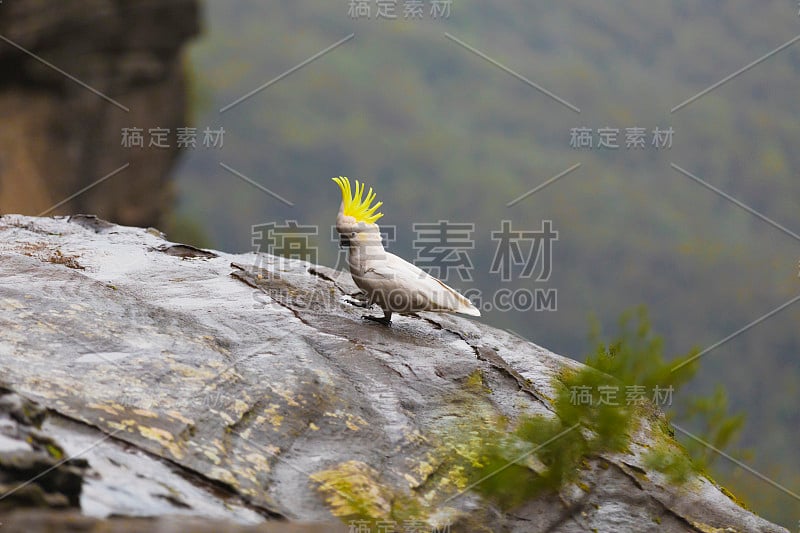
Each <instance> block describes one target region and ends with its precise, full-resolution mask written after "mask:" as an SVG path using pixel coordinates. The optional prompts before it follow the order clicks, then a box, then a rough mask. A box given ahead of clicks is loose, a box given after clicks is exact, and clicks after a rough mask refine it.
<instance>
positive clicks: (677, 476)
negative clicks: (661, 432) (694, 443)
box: [644, 446, 695, 484]
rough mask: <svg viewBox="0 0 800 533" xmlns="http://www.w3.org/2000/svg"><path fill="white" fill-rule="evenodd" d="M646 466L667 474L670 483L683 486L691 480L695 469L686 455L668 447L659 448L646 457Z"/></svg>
mask: <svg viewBox="0 0 800 533" xmlns="http://www.w3.org/2000/svg"><path fill="white" fill-rule="evenodd" d="M644 464H645V466H647V467H648V468H652V469H655V470H658V471H659V472H663V473H664V474H666V476H667V479H668V480H669V481H670V483H675V484H681V483H684V482H686V481H687V480H688V479H689V475H690V474H691V473H692V472H693V471H694V469H695V467H694V464H693V463H692V460H691V459H690V458H689V457H688V456H687V455H686V454H684V453H680V452H677V453H676V452H675V450H674V449H671V448H668V447H666V446H657V447H655V448H653V449H652V450H650V452H649V453H648V454H647V455H646V456H645V460H644Z"/></svg>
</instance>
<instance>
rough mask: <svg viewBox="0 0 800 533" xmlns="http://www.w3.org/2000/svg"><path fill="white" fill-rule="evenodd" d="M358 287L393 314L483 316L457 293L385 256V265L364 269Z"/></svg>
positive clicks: (422, 273)
mask: <svg viewBox="0 0 800 533" xmlns="http://www.w3.org/2000/svg"><path fill="white" fill-rule="evenodd" d="M365 267H366V268H365V269H364V272H363V274H362V275H361V277H362V279H361V280H360V281H361V282H362V283H363V286H362V284H361V283H359V286H362V288H364V289H366V290H367V292H371V293H372V294H373V296H374V297H375V300H376V301H377V302H378V303H379V304H381V305H382V306H384V307H385V308H388V309H390V310H393V311H397V312H415V311H452V312H456V313H463V314H466V315H472V316H480V311H478V309H476V308H475V307H474V306H473V305H472V303H470V301H469V300H467V299H466V298H464V297H463V296H462V295H461V294H459V293H458V292H457V291H456V290H455V289H452V288H451V287H448V286H447V285H445V284H444V283H443V282H442V281H441V280H439V279H437V278H435V277H433V276H431V275H430V274H428V273H427V272H425V271H424V270H422V269H420V268H418V267H416V266H415V265H412V264H411V263H409V262H408V261H405V260H404V259H401V258H400V257H398V256H396V255H394V254H391V253H388V252H387V253H386V256H385V259H384V260H382V261H375V262H370V263H368V264H366V265H365Z"/></svg>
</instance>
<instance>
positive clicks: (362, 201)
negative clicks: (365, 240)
mask: <svg viewBox="0 0 800 533" xmlns="http://www.w3.org/2000/svg"><path fill="white" fill-rule="evenodd" d="M333 181H335V182H336V184H337V185H338V186H339V188H340V189H341V190H342V202H344V214H345V215H346V216H350V217H353V218H355V219H356V221H357V222H364V223H366V224H374V223H375V221H376V220H378V219H379V218H381V217H382V216H383V213H375V211H377V210H378V208H379V207H380V206H382V205H383V202H378V203H376V204H375V205H373V206H370V204H371V203H372V202H373V200H375V197H376V196H377V194H375V193H374V192H372V187H370V188H369V191H368V192H367V195H366V197H365V196H364V187H365V184H363V183H359V182H358V180H356V190H355V193H354V192H353V190H352V189H351V188H350V180H349V179H347V178H346V177H344V176H339V177H338V178H333Z"/></svg>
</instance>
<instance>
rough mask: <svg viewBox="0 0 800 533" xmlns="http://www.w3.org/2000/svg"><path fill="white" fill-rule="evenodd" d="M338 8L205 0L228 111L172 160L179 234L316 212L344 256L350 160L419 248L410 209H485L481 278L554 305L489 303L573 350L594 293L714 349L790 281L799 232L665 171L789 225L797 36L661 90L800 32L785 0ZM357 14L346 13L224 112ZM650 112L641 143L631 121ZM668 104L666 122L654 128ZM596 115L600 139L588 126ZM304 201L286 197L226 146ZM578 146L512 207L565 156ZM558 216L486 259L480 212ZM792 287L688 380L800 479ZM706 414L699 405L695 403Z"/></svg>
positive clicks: (604, 316) (798, 361)
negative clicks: (494, 270) (580, 138)
mask: <svg viewBox="0 0 800 533" xmlns="http://www.w3.org/2000/svg"><path fill="white" fill-rule="evenodd" d="M369 4H371V15H372V16H371V18H369V19H367V18H365V17H361V18H355V19H354V18H352V17H350V16H348V10H349V3H348V1H347V0H341V1H337V2H315V1H310V0H291V1H290V0H286V1H271V2H257V1H237V2H221V1H211V2H207V3H206V4H205V9H206V13H205V28H204V32H205V33H204V35H203V36H202V37H201V38H200V39H199V40H198V41H197V42H196V44H195V46H194V47H193V48H192V49H191V52H190V56H191V69H192V73H193V80H192V81H193V83H192V88H193V91H194V95H193V98H194V102H195V106H194V122H195V125H196V126H197V127H198V128H205V127H211V128H217V127H220V126H221V127H224V128H225V130H226V134H225V145H224V147H223V148H222V149H221V150H203V149H201V148H197V149H194V150H189V151H187V153H185V154H184V158H183V160H182V162H181V163H180V165H179V167H178V169H177V171H176V172H175V179H176V180H177V190H178V198H179V203H178V206H177V212H176V216H175V219H174V220H175V225H174V227H173V229H174V232H173V234H172V235H170V236H171V237H173V238H178V237H179V236H180V237H183V236H186V237H189V238H191V239H194V240H195V241H196V242H197V243H198V244H205V245H210V246H214V247H219V248H222V249H225V250H230V251H243V250H247V249H250V248H251V245H252V243H251V226H253V225H256V224H261V223H268V222H276V223H279V224H282V223H284V222H285V221H286V220H297V221H298V222H299V223H300V224H309V225H318V226H319V227H320V236H319V239H318V240H317V245H318V246H319V248H320V252H319V254H320V256H319V260H320V261H321V262H322V263H326V264H330V265H333V264H335V263H336V253H337V248H336V246H335V243H333V242H331V241H330V239H329V230H328V228H329V227H330V225H331V224H332V222H333V217H334V216H335V212H336V209H337V208H338V203H339V198H338V194H339V192H338V190H337V189H336V187H335V186H334V184H332V183H331V182H330V178H331V177H333V176H337V175H346V176H349V177H350V178H351V179H353V178H361V179H364V180H366V181H367V183H368V184H369V185H372V186H374V187H375V189H376V191H377V192H378V198H379V199H381V200H383V201H384V202H385V204H384V207H383V208H382V211H383V212H384V213H386V215H385V217H384V218H383V219H382V221H381V223H382V224H391V225H396V226H397V233H398V235H397V242H395V243H393V244H392V246H391V249H392V250H393V251H395V252H396V253H398V254H400V255H401V256H404V257H406V258H413V257H415V255H416V250H415V249H414V248H413V247H412V240H413V237H414V233H413V231H412V224H413V223H415V222H436V221H437V220H440V219H445V220H450V221H453V222H472V223H474V224H475V234H474V238H475V240H476V243H475V249H474V250H469V251H468V253H469V256H470V258H471V259H472V261H473V263H474V267H475V268H474V271H473V275H474V280H473V281H472V282H461V281H460V280H459V279H458V276H451V277H450V279H449V281H450V282H451V283H453V284H454V285H456V286H458V287H459V288H461V289H462V290H463V289H467V288H470V287H476V288H479V289H480V290H481V291H482V293H483V294H484V296H485V295H487V294H490V293H492V292H493V291H495V290H496V289H498V288H501V287H506V286H507V287H511V288H524V287H527V288H531V289H532V288H534V287H538V286H540V285H541V286H544V287H550V288H556V289H557V291H558V296H557V304H558V310H557V311H556V312H549V311H539V312H536V311H533V310H531V311H528V312H515V311H511V312H499V311H495V312H489V313H484V318H483V320H485V321H486V322H488V323H491V324H494V325H496V326H499V327H502V328H509V329H511V330H513V331H515V332H518V333H520V334H522V335H524V336H526V337H528V338H529V339H531V340H533V341H534V342H536V343H538V344H540V345H543V346H546V347H548V348H550V349H552V350H554V351H556V352H559V353H563V354H567V355H570V356H572V357H574V358H576V359H580V360H583V357H584V355H585V354H587V353H589V352H591V351H592V346H590V344H589V340H588V336H587V331H588V329H589V327H588V325H589V319H590V317H591V316H593V315H594V316H596V317H597V318H598V320H599V321H600V323H601V325H602V327H603V328H604V329H605V330H606V331H608V332H609V333H610V332H612V331H614V327H615V324H616V319H617V317H618V316H619V315H620V313H621V312H622V311H624V310H625V309H628V308H631V307H632V306H636V305H639V304H644V305H646V306H647V307H648V309H649V310H650V315H651V317H652V321H653V327H654V329H655V330H657V331H658V332H660V333H662V334H663V335H664V336H665V339H666V346H665V352H666V353H667V354H669V353H673V354H675V355H677V354H682V353H685V352H687V351H688V350H690V349H691V348H692V347H697V348H699V349H701V350H702V349H705V348H707V347H708V346H711V345H712V344H714V343H716V342H717V341H719V340H721V339H723V338H725V337H726V336H728V335H729V334H731V333H733V332H735V331H737V330H738V329H740V328H742V327H743V326H745V325H747V324H749V323H750V322H752V321H753V320H755V319H757V318H759V317H761V316H762V315H764V314H765V313H768V312H769V311H771V310H773V309H775V308H777V307H778V306H780V305H781V304H783V303H785V302H787V301H789V300H790V299H791V298H793V297H794V296H795V295H797V294H798V293H800V278H798V268H800V265H798V260H800V242H799V241H798V240H797V239H794V238H793V237H792V236H790V235H787V234H785V233H783V232H781V231H780V230H779V229H776V228H775V227H772V226H770V225H769V224H767V223H765V222H764V221H763V220H760V219H758V218H757V217H755V216H753V215H752V214H750V213H748V212H746V211H745V210H743V209H741V208H739V207H737V206H736V205H734V204H732V203H731V202H729V201H727V200H726V199H724V198H721V197H720V196H718V195H717V194H715V193H714V192H712V191H710V190H708V189H706V188H703V187H702V186H700V185H699V184H698V183H695V182H694V181H692V180H691V179H689V178H687V177H686V176H684V175H681V174H680V173H678V172H676V171H675V170H673V169H672V168H671V167H670V163H673V162H674V163H675V164H677V165H679V166H680V167H682V168H684V169H686V170H688V171H689V172H692V173H693V174H695V175H696V176H698V177H700V178H702V179H704V180H706V181H707V182H708V183H710V184H712V185H714V186H716V187H718V188H719V189H721V190H723V191H725V192H726V193H728V194H730V195H731V196H733V197H735V198H737V199H739V200H740V201H742V202H744V203H745V204H747V205H749V206H751V207H752V208H753V209H756V210H758V211H759V212H761V213H763V214H764V215H765V216H768V217H770V218H771V219H773V220H775V221H777V222H779V223H781V224H782V225H784V226H786V227H787V228H789V229H791V230H793V231H794V232H800V219H799V218H798V200H800V180H798V169H800V150H798V149H797V142H798V141H797V140H798V139H800V101H799V100H798V98H797V94H798V91H797V89H798V86H799V85H800V44H798V45H795V46H790V47H788V48H787V49H785V50H783V51H781V52H779V53H777V54H775V56H774V57H771V58H769V59H767V60H766V61H764V62H763V63H761V64H759V65H757V66H755V67H754V68H753V69H752V70H750V71H747V72H745V73H743V74H741V75H740V76H738V77H736V78H735V79H733V80H731V81H730V82H729V83H727V84H725V85H723V86H721V87H719V88H718V89H716V90H714V91H711V92H710V93H708V94H706V95H705V96H703V97H702V98H699V99H698V100H696V101H694V102H693V103H691V104H689V105H687V106H686V107H684V108H683V109H680V110H678V111H676V112H675V113H670V109H672V108H673V107H675V106H676V105H678V104H680V103H681V102H683V101H685V100H686V99H688V98H690V97H692V96H693V95H695V94H697V93H698V92H700V91H701V90H703V89H705V88H706V87H708V86H710V85H712V84H714V83H716V82H717V81H719V80H721V79H723V78H724V77H726V76H728V75H729V74H731V73H733V72H735V71H737V70H738V69H740V68H742V67H744V66H745V65H747V64H748V63H750V62H751V61H753V60H755V59H757V58H759V57H761V56H763V55H764V54H766V53H768V52H770V51H771V50H774V49H775V48H777V47H778V46H780V45H781V44H783V43H784V42H786V41H788V40H789V39H792V38H793V37H794V36H795V35H797V34H798V33H800V18H798V13H797V11H798V7H797V5H796V3H795V2H789V1H779V0H770V1H767V0H749V1H742V0H725V1H721V0H719V1H708V2H690V1H688V0H686V1H681V0H669V1H658V2H634V1H609V2H590V1H588V0H585V1H578V0H564V1H561V2H542V1H535V2H531V1H522V0H519V1H504V2H484V1H477V0H475V1H456V2H454V4H453V5H452V6H451V12H450V15H449V17H443V18H438V19H434V18H432V17H431V16H430V2H425V14H424V17H423V18H422V19H421V20H404V19H403V16H402V15H403V13H402V11H403V2H402V1H399V2H397V14H398V18H397V19H396V20H394V21H392V20H383V19H379V20H376V19H375V14H376V6H375V4H374V2H369ZM445 32H449V33H450V34H451V35H452V36H454V37H456V38H458V39H460V40H462V41H463V42H465V43H467V44H469V45H470V46H473V47H475V48H476V49H478V50H480V51H481V52H483V53H485V54H486V55H488V56H489V57H491V58H492V59H494V60H496V61H498V62H500V63H502V64H503V65H505V66H507V67H508V68H510V69H513V70H514V71H516V72H518V73H519V74H521V75H522V76H525V77H527V78H528V79H530V80H532V81H533V82H535V83H538V84H539V85H541V86H542V87H544V88H546V89H548V90H549V91H552V92H554V93H555V94H557V95H558V96H559V97H560V98H562V99H564V100H566V101H568V102H569V103H571V104H573V105H575V106H577V107H579V108H580V111H581V112H580V114H578V113H575V112H574V111H572V110H570V109H569V108H567V107H565V106H564V105H561V104H560V103H558V102H557V101H555V100H553V99H551V98H549V97H548V96H546V95H544V94H542V93H540V92H538V91H537V90H535V89H533V88H531V87H530V86H528V85H526V84H525V83H523V82H521V81H520V80H518V79H516V78H514V77H513V76H512V75H509V74H508V73H506V72H504V71H502V70H501V69H500V68H498V67H496V66H494V65H492V64H491V63H489V62H488V61H486V60H484V59H482V58H480V57H478V56H476V55H475V54H473V53H471V52H470V51H468V50H466V49H464V48H463V47H461V46H460V45H458V44H457V43H456V42H454V41H453V40H450V39H448V38H446V37H445ZM350 33H355V37H354V38H353V39H352V40H350V41H348V42H346V43H345V44H343V45H341V46H340V47H339V48H337V49H335V50H333V51H331V52H329V53H328V54H326V55H324V56H323V57H321V58H319V59H317V60H315V61H314V62H312V63H310V64H308V65H307V66H305V67H303V68H301V69H300V70H298V71H296V72H294V73H292V74H291V75H289V76H287V77H286V78H285V79H282V80H280V81H278V82H276V83H274V84H272V85H271V86H269V87H267V88H266V89H265V90H263V91H262V92H259V93H257V94H255V95H254V96H252V97H251V98H249V99H247V100H245V101H243V102H242V103H240V104H238V105H236V106H234V107H232V108H230V109H228V110H226V111H225V112H222V113H221V112H220V109H221V108H223V107H224V106H227V105H229V104H230V103H232V102H233V101H235V100H236V99H237V98H239V97H240V96H242V95H244V94H247V93H248V92H250V91H252V90H253V89H256V88H258V87H259V86H261V85H263V84H264V83H266V82H268V81H270V80H272V79H274V78H275V77H277V76H279V75H280V74H281V73H283V72H285V71H287V70H289V69H290V68H292V67H294V66H295V65H297V64H298V63H300V62H301V61H303V60H305V59H307V58H308V57H311V56H312V55H314V54H315V53H317V52H319V51H320V50H323V49H324V48H326V47H328V46H329V45H331V44H332V43H335V42H337V41H339V40H340V39H342V38H344V37H346V36H347V35H349V34H350ZM577 127H589V128H592V129H594V130H597V129H598V128H602V127H612V128H619V129H620V130H621V132H620V138H619V143H620V144H621V145H622V147H621V148H619V149H617V150H609V149H605V150H598V149H597V148H594V149H592V150H588V149H581V150H576V149H574V148H571V147H570V131H571V129H572V128H577ZM628 127H643V128H646V129H647V131H648V147H647V149H644V150H627V149H625V148H624V129H625V128H628ZM656 127H659V128H661V129H666V128H669V127H672V128H673V130H674V132H675V133H674V138H673V146H672V148H671V149H669V150H665V149H661V150H657V149H655V148H653V147H652V146H650V145H649V141H650V139H649V137H650V131H651V130H652V129H654V128H656ZM596 142H597V139H595V143H596ZM220 162H222V163H224V164H226V165H228V166H230V167H231V168H233V169H235V170H236V171H238V172H241V173H242V174H244V175H246V176H247V177H248V178H250V179H252V180H254V181H256V182H258V183H259V184H261V185H263V186H264V187H267V188H269V189H270V190H271V191H273V192H274V193H276V194H278V195H280V196H282V197H284V198H286V199H288V200H290V201H292V202H293V203H294V204H295V205H294V207H289V206H287V205H285V204H283V203H281V202H280V201H278V200H276V199H275V198H273V197H271V196H269V195H267V194H262V193H261V192H260V191H258V190H257V189H255V188H253V187H252V186H251V185H249V184H247V183H245V182H244V181H243V180H241V179H240V178H238V177H236V176H234V175H232V174H231V173H229V172H227V171H226V170H224V169H223V168H221V167H220V166H219V163H220ZM576 163H581V167H580V168H578V169H577V170H575V171H574V172H572V173H571V174H569V175H567V176H564V177H563V178H561V179H559V180H558V181H556V182H554V183H552V184H551V185H549V186H548V187H546V188H544V189H542V190H540V191H538V192H537V193H535V194H533V195H531V196H530V197H528V198H526V199H524V200H523V201H521V202H519V203H518V204H516V205H514V206H513V207H510V208H509V207H506V205H507V204H508V203H509V202H510V201H512V200H513V199H515V198H518V197H519V196H520V195H522V194H524V193H525V192H527V191H529V190H530V189H532V188H534V187H536V186H538V185H540V184H541V183H543V182H545V181H546V180H548V179H549V178H551V177H553V176H555V175H557V174H558V173H560V172H562V171H563V170H565V169H567V168H569V167H571V166H573V165H574V164H576ZM504 219H508V220H511V221H512V223H513V227H514V229H523V230H535V229H539V228H540V225H541V221H542V220H545V219H549V220H552V221H553V226H554V229H556V230H557V231H558V232H559V240H558V241H557V242H555V243H554V246H553V252H554V259H553V273H552V276H551V278H550V280H549V281H548V282H547V283H545V284H542V283H541V282H535V280H532V279H516V278H518V276H515V281H512V282H509V283H504V282H502V281H501V280H500V278H499V276H498V275H496V274H491V273H490V272H489V270H490V266H491V262H492V257H493V254H494V252H495V249H496V247H497V242H495V241H492V240H491V237H490V232H491V231H495V230H499V229H500V221H501V220H504ZM799 324H800V304H798V305H793V306H790V307H788V308H786V309H785V310H783V311H782V312H780V313H777V314H776V315H774V316H772V317H770V318H769V319H768V320H765V321H764V322H763V323H760V324H758V325H756V326H754V327H753V328H752V329H750V330H748V331H746V332H744V333H742V334H740V335H738V336H736V337H735V338H733V339H731V340H730V341H728V342H726V343H725V344H723V345H721V346H719V347H718V348H716V349H714V350H712V351H710V352H709V353H707V354H706V355H704V356H703V358H702V364H701V369H700V371H699V373H698V375H697V377H696V378H695V380H694V381H693V383H692V385H691V386H690V387H689V388H690V389H692V390H693V392H694V393H697V394H705V395H710V394H711V393H712V391H713V390H714V389H715V387H716V386H717V385H718V384H722V385H724V386H725V387H726V389H727V391H728V395H729V403H730V406H731V409H732V411H734V412H744V413H745V414H746V415H747V421H746V424H745V427H744V430H743V434H742V438H741V440H740V442H739V446H741V447H742V448H745V449H749V450H751V452H752V454H751V455H750V456H749V457H748V459H747V463H748V464H749V465H750V466H752V467H753V468H755V469H756V470H758V471H760V472H762V473H764V474H765V475H767V476H769V477H770V478H772V479H773V480H775V481H776V482H778V483H781V484H782V485H784V486H786V487H788V488H791V489H792V490H794V491H795V492H797V491H798V490H800V457H799V456H798V454H797V443H798V436H800V407H799V406H798V398H799V397H800V395H799V394H798V393H800V328H798V325H799ZM687 427H688V428H690V429H696V430H698V431H700V430H702V428H701V427H694V428H693V427H692V426H691V424H690V425H688V426H687ZM715 468H716V472H715V475H716V476H717V477H718V479H719V481H720V482H721V483H723V484H724V485H725V486H727V487H728V488H730V490H731V491H732V492H733V493H734V494H736V495H737V496H739V497H740V498H741V499H742V500H744V501H745V502H746V503H747V504H748V505H749V506H751V507H752V508H753V509H754V510H756V511H757V512H759V513H761V514H763V515H764V516H766V517H768V518H771V519H772V520H776V521H779V522H781V523H783V524H784V525H787V526H791V527H794V525H795V524H796V521H797V520H798V519H800V515H798V514H797V510H798V509H799V508H800V505H799V504H798V501H797V500H795V499H794V498H792V497H791V496H789V495H787V494H785V493H782V492H781V491H779V490H778V489H775V488H774V487H771V486H768V485H766V484H765V483H764V482H763V481H761V480H759V479H757V478H756V477H755V476H753V475H752V474H750V473H748V472H746V471H744V470H742V469H740V468H738V467H736V466H734V465H732V464H731V463H730V462H728V461H726V460H724V459H722V460H720V461H718V462H717V463H716V466H715Z"/></svg>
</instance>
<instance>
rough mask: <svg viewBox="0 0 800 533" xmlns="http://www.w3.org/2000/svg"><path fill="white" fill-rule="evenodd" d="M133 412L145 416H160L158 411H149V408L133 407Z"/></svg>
mask: <svg viewBox="0 0 800 533" xmlns="http://www.w3.org/2000/svg"><path fill="white" fill-rule="evenodd" d="M131 412H132V413H133V414H135V415H139V416H143V417H145V418H158V413H155V412H153V411H148V410H147V409H133V410H132V411H131Z"/></svg>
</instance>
